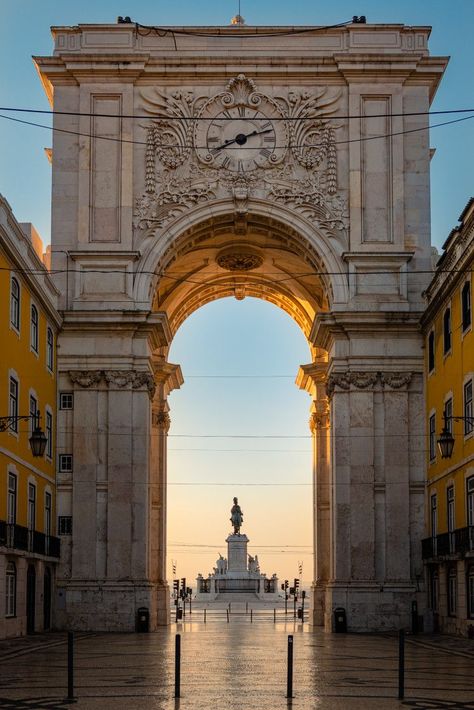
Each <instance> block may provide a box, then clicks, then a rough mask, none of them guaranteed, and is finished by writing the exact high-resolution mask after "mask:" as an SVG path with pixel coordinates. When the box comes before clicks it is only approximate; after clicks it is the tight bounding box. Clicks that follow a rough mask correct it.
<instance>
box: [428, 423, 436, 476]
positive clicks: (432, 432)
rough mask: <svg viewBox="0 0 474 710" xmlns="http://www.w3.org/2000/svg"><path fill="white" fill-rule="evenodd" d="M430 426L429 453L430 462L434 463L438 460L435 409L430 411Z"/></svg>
mask: <svg viewBox="0 0 474 710" xmlns="http://www.w3.org/2000/svg"><path fill="white" fill-rule="evenodd" d="M428 426H429V430H428V431H429V434H428V441H429V449H428V453H429V458H430V464H432V463H434V462H435V461H436V412H435V411H433V412H431V413H430V416H429V419H428Z"/></svg>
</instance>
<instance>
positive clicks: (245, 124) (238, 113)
mask: <svg viewBox="0 0 474 710" xmlns="http://www.w3.org/2000/svg"><path fill="white" fill-rule="evenodd" d="M205 147H206V148H207V151H208V156H206V160H207V162H209V163H212V165H213V166H215V167H219V168H224V169H225V170H232V171H234V172H242V173H243V172H246V171H249V170H255V168H257V167H265V166H266V165H268V164H271V163H274V162H275V161H276V160H277V159H278V157H277V152H278V151H277V137H276V130H275V125H274V123H273V121H272V120H271V119H270V118H268V116H266V115H265V114H264V113H262V112H261V111H258V110H256V109H254V108H251V107H248V106H243V105H239V106H233V107H230V108H228V109H224V110H223V111H221V112H220V113H218V114H217V115H216V116H214V118H213V119H212V120H211V121H210V122H209V124H208V128H207V132H206V136H205Z"/></svg>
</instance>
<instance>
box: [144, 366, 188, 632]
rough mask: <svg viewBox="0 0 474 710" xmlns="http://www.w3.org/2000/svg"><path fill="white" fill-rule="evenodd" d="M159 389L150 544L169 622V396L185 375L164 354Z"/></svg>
mask: <svg viewBox="0 0 474 710" xmlns="http://www.w3.org/2000/svg"><path fill="white" fill-rule="evenodd" d="M153 370H154V376H155V382H156V392H155V397H154V399H153V407H152V431H151V451H150V491H151V495H150V500H149V505H150V510H149V519H150V548H149V566H150V573H151V578H152V580H153V582H154V585H155V603H156V623H157V625H159V626H163V625H166V624H168V623H169V618H170V592H169V586H168V582H167V580H166V547H167V542H166V541H167V536H166V528H167V522H166V511H167V446H168V431H169V428H170V423H171V420H170V415H169V406H168V401H167V397H168V394H169V393H170V392H171V391H172V390H173V389H176V388H178V387H180V386H181V384H182V383H183V377H182V374H181V369H180V367H179V365H172V364H170V363H168V362H165V361H164V359H163V358H162V357H160V356H155V357H154V358H153Z"/></svg>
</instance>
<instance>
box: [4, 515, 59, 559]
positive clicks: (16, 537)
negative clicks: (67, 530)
mask: <svg viewBox="0 0 474 710" xmlns="http://www.w3.org/2000/svg"><path fill="white" fill-rule="evenodd" d="M0 545H5V547H9V548H11V549H13V550H22V551H24V552H33V553H35V554H37V555H45V556H47V557H59V538H58V537H54V536H53V535H45V534H44V533H41V532H38V531H37V530H28V528H24V527H23V526H22V525H16V524H13V523H6V522H5V521H4V520H0Z"/></svg>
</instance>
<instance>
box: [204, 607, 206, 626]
mask: <svg viewBox="0 0 474 710" xmlns="http://www.w3.org/2000/svg"><path fill="white" fill-rule="evenodd" d="M204 623H206V610H205V609H204Z"/></svg>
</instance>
